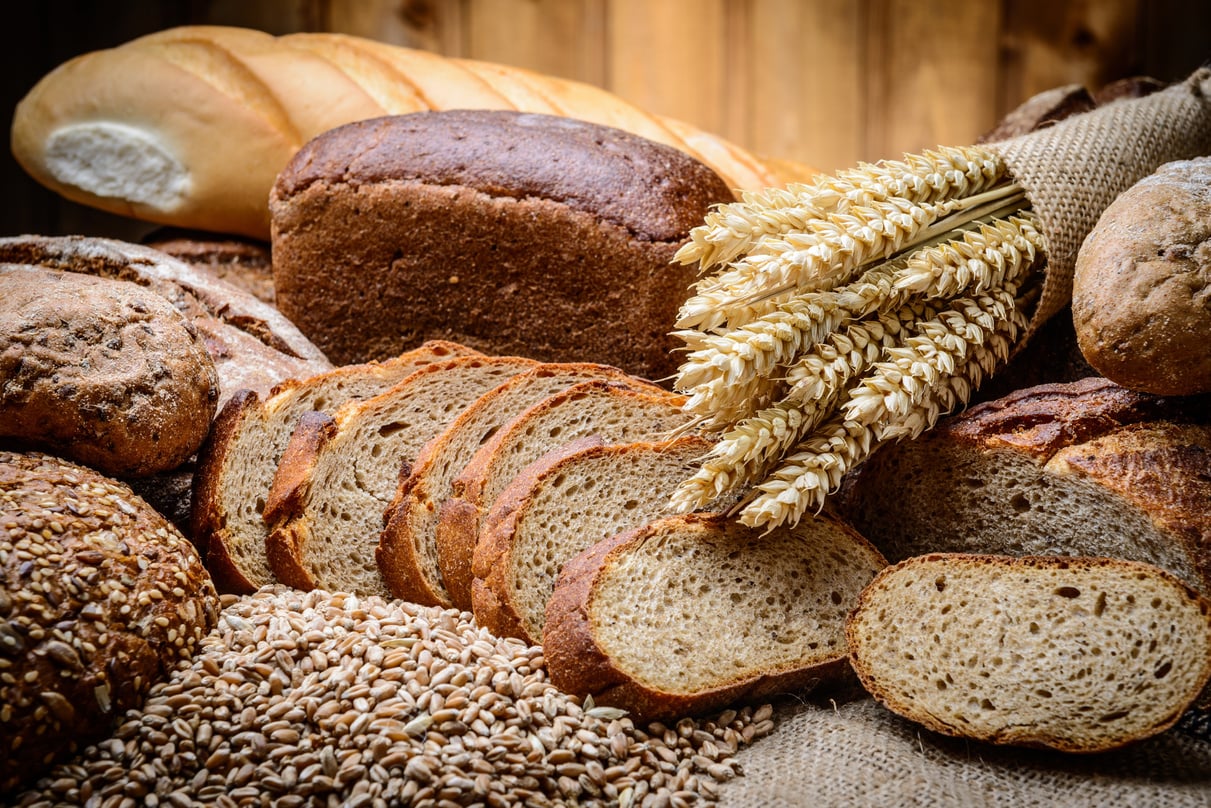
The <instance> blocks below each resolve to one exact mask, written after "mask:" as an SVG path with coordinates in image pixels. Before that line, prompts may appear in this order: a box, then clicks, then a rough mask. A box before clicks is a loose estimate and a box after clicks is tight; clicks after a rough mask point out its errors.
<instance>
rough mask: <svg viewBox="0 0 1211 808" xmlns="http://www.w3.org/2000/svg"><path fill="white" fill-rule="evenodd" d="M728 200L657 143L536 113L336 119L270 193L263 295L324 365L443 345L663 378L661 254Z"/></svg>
mask: <svg viewBox="0 0 1211 808" xmlns="http://www.w3.org/2000/svg"><path fill="white" fill-rule="evenodd" d="M730 198H731V192H730V191H729V190H728V187H727V185H726V184H725V183H724V182H723V180H721V179H720V178H719V177H718V176H717V175H715V174H714V173H713V172H711V171H710V169H708V168H707V167H706V166H704V165H703V164H701V163H699V162H697V161H695V160H693V159H691V158H689V157H687V156H686V155H684V154H682V153H680V152H678V151H676V150H674V149H672V148H669V147H667V146H662V145H660V144H657V143H653V142H651V141H646V140H643V139H642V138H639V137H636V136H634V135H630V134H627V133H626V132H623V131H621V130H617V129H609V128H606V127H601V126H595V125H592V124H588V123H584V122H581V121H572V120H568V119H566V118H559V117H556V116H551V115H529V114H521V113H515V112H501V111H475V110H462V111H451V112H441V113H436V112H432V113H417V114H414V115H404V116H396V117H390V118H380V119H375V120H371V121H363V122H359V123H354V124H349V125H347V126H343V127H340V128H338V129H335V130H333V131H330V132H326V133H325V134H323V135H321V136H320V137H318V138H316V139H315V140H313V141H311V142H310V143H308V144H307V145H306V146H305V147H304V148H303V149H301V150H300V151H299V153H298V154H297V155H296V156H295V157H294V159H292V160H291V161H290V164H289V165H287V166H286V168H285V169H284V170H283V171H282V173H281V175H279V177H278V181H277V183H276V184H275V185H274V188H273V194H272V196H271V197H270V203H269V204H270V209H271V211H272V214H273V272H274V283H275V286H276V288H277V301H278V305H279V306H280V307H281V309H282V311H283V312H284V313H285V314H286V315H287V316H289V317H290V318H291V319H292V320H294V322H295V323H297V324H298V326H299V328H300V329H301V330H302V331H303V333H305V334H307V335H308V336H309V337H310V338H311V339H312V340H314V341H315V342H316V344H317V345H319V346H320V347H321V348H322V349H323V350H324V351H325V353H327V355H328V356H329V357H331V358H332V359H333V361H335V362H342V363H344V362H354V361H364V360H366V359H380V358H382V357H384V356H388V355H392V354H396V353H399V352H400V351H401V350H404V349H406V348H408V347H411V346H413V345H416V344H418V343H419V342H420V341H421V340H424V339H449V340H453V341H455V342H460V343H462V344H465V345H469V346H471V347H472V348H476V349H478V350H482V351H484V352H485V353H494V354H516V355H522V356H528V357H531V358H534V359H538V360H540V361H544V362H582V361H585V362H600V363H603V364H609V365H614V366H617V367H620V368H622V369H623V370H625V371H627V372H628V373H633V374H636V375H638V376H642V377H645V378H661V377H664V376H666V375H668V374H669V373H671V372H672V371H673V370H674V368H675V367H676V363H675V361H674V359H673V357H672V356H671V354H670V351H671V350H672V349H673V347H674V346H675V340H674V339H673V338H672V337H671V336H669V334H668V332H669V331H670V329H671V324H672V323H673V322H674V321H675V320H676V312H677V308H678V306H679V305H680V304H681V302H682V300H683V299H684V297H685V294H686V289H687V287H688V286H689V284H690V282H691V281H692V280H693V278H694V270H693V268H691V267H681V266H670V261H671V260H672V257H673V254H674V253H675V252H676V250H677V248H678V247H679V246H680V245H681V243H682V242H684V241H685V239H686V238H688V235H689V231H690V229H691V228H692V227H694V226H695V225H698V224H701V222H702V220H703V217H704V216H705V215H706V213H707V212H708V210H709V209H710V207H711V205H713V204H715V203H718V202H723V201H727V200H729V199H730ZM350 318H353V319H356V320H357V322H358V327H357V328H350V327H349V320H350Z"/></svg>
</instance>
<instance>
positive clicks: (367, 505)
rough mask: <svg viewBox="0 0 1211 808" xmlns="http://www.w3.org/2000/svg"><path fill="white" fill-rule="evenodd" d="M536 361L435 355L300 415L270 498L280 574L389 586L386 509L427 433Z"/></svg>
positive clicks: (376, 591)
mask: <svg viewBox="0 0 1211 808" xmlns="http://www.w3.org/2000/svg"><path fill="white" fill-rule="evenodd" d="M535 364H537V363H535V362H534V361H533V360H530V359H523V358H521V357H516V356H504V357H488V356H475V357H463V358H459V359H452V360H449V361H446V362H436V363H433V364H430V365H427V366H425V367H423V368H421V369H420V370H417V371H416V372H415V373H412V374H411V375H409V376H408V377H407V378H405V379H404V380H403V381H401V382H399V383H398V384H396V385H395V386H394V387H392V388H390V389H389V390H387V391H385V392H383V393H380V394H379V395H377V396H374V397H373V398H368V399H366V400H364V401H355V402H350V403H349V404H347V405H345V406H343V407H341V408H340V409H339V410H337V413H336V416H335V417H334V418H329V417H328V416H324V415H320V414H309V415H308V416H307V417H306V418H304V419H303V420H301V421H300V422H299V426H298V428H297V429H296V430H295V434H294V435H293V436H292V437H291V439H290V444H289V445H288V446H287V449H286V452H285V453H284V454H283V456H282V460H281V462H280V463H279V464H278V470H277V474H276V475H274V479H273V486H272V487H271V488H270V491H269V497H268V499H267V500H266V502H265V512H264V517H265V523H266V525H267V526H268V528H269V538H268V540H267V543H266V552H267V554H268V557H269V566H270V569H272V570H273V572H274V574H275V575H276V576H277V578H278V580H280V581H281V582H282V583H285V584H288V585H290V586H293V587H296V588H299V589H315V588H320V589H327V590H330V591H340V592H352V593H354V594H358V595H384V596H387V595H389V592H388V591H387V585H386V582H385V581H384V580H383V576H382V575H381V574H380V573H379V570H378V565H377V563H376V561H375V558H374V553H375V548H377V546H378V540H379V535H380V534H381V533H382V531H383V512H384V511H385V510H386V508H387V506H388V505H389V504H390V502H391V499H392V497H393V496H394V495H395V491H396V488H397V487H398V485H399V482H400V479H401V478H402V477H406V476H407V474H408V471H409V469H410V467H411V464H412V462H413V461H414V460H415V458H416V456H417V454H418V453H419V452H420V450H421V447H423V446H424V445H425V444H426V443H427V442H429V441H430V440H432V439H433V438H434V437H435V436H437V435H438V434H440V433H441V431H442V430H444V429H445V428H446V427H447V426H449V425H450V423H451V422H453V421H454V419H455V418H457V417H458V415H459V413H461V412H462V411H463V410H464V409H466V408H467V407H468V406H470V405H471V404H472V403H473V402H474V401H475V400H476V399H477V398H479V397H480V396H481V395H483V394H484V393H486V392H487V391H488V390H491V389H492V388H494V387H496V386H497V385H499V384H500V383H501V382H503V381H505V380H506V379H508V378H510V377H511V376H515V375H517V374H518V373H522V372H524V371H526V370H529V369H530V368H532V367H534V365H535Z"/></svg>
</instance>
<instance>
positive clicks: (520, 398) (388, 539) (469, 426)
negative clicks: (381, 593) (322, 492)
mask: <svg viewBox="0 0 1211 808" xmlns="http://www.w3.org/2000/svg"><path fill="white" fill-rule="evenodd" d="M593 379H597V380H601V381H605V382H608V383H612V384H616V385H620V386H629V387H631V388H634V389H641V390H646V391H658V390H659V389H660V388H658V387H656V386H655V385H652V384H650V383H648V382H644V381H642V380H640V379H637V378H635V377H633V376H630V375H629V374H626V373H624V372H623V371H621V370H619V369H617V368H613V367H609V366H607V365H594V364H589V363H568V364H554V363H543V364H541V365H539V366H538V367H535V368H534V369H532V370H528V371H526V372H524V373H519V374H518V375H516V376H514V377H512V378H511V379H509V380H507V381H505V382H504V383H502V384H501V385H500V386H498V387H496V388H494V389H492V390H489V391H488V392H486V393H484V394H483V395H482V396H480V397H479V399H478V400H476V401H475V402H474V403H473V404H471V406H469V407H467V409H466V410H464V411H463V412H462V413H461V414H459V416H458V417H457V418H455V419H454V422H453V423H451V424H450V426H448V427H447V428H446V429H445V430H444V431H442V433H441V434H440V435H438V436H437V437H435V438H434V439H433V440H431V441H429V443H428V444H426V445H425V447H424V448H423V449H421V451H420V454H418V455H417V457H416V462H414V463H413V464H412V468H411V473H410V474H408V476H407V477H406V478H405V479H404V480H403V481H402V482H401V483H400V486H399V489H398V490H397V491H396V492H395V497H394V498H393V499H392V501H391V504H390V506H389V507H388V508H387V511H386V515H385V517H384V518H385V520H386V525H385V527H384V529H383V534H382V536H381V537H380V539H379V545H378V549H377V550H376V551H375V558H376V560H377V562H378V568H379V571H380V572H382V574H383V578H384V580H385V581H386V583H387V588H388V590H390V592H391V594H392V595H393V596H395V597H397V598H403V599H405V600H410V601H412V602H414V603H422V604H425V605H436V606H450V605H452V598H451V596H450V593H449V592H448V591H447V589H446V586H445V584H444V581H443V579H442V575H441V570H440V568H439V564H438V558H437V538H436V528H437V520H438V515H439V513H440V511H441V508H442V506H443V505H444V503H445V501H446V499H447V498H448V497H449V496H450V494H451V482H452V480H453V479H454V477H455V476H456V475H457V474H458V473H459V472H460V471H462V469H463V467H464V466H465V465H466V464H467V462H468V461H469V460H470V459H471V457H472V455H473V454H474V453H475V451H476V450H478V449H479V448H480V447H481V446H482V445H483V444H484V443H485V442H486V441H487V440H489V439H490V438H491V436H492V434H493V433H494V432H495V431H496V430H497V429H499V428H500V427H501V426H503V425H505V424H507V423H508V422H509V421H510V420H512V419H513V417H514V416H516V415H518V414H519V413H521V412H522V411H524V410H525V409H526V408H527V407H529V406H530V405H532V404H535V403H537V402H539V401H541V400H543V399H545V398H547V397H548V396H551V395H554V394H556V393H558V392H560V391H561V390H564V389H566V388H568V387H571V386H572V385H574V384H577V383H579V382H584V381H588V380H593Z"/></svg>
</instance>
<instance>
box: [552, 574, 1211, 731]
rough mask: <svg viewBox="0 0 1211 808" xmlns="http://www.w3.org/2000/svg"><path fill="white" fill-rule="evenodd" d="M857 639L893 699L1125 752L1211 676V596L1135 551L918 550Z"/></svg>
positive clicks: (861, 658)
mask: <svg viewBox="0 0 1211 808" xmlns="http://www.w3.org/2000/svg"><path fill="white" fill-rule="evenodd" d="M846 636H847V638H848V641H849V649H850V655H851V659H852V663H853V667H854V670H855V671H856V672H857V674H858V677H859V679H861V681H862V683H863V684H864V685H865V686H866V688H867V690H869V691H870V693H871V694H872V695H873V696H874V697H875V698H876V699H878V700H879V701H880V702H882V703H883V704H884V705H886V706H887V707H888V708H889V709H891V710H893V711H894V712H896V713H899V714H900V715H902V716H904V717H906V718H909V719H911V720H913V721H917V722H919V723H921V724H924V725H925V726H926V727H929V728H930V729H932V730H935V731H937V732H941V733H944V734H947V735H955V736H960V737H965V738H974V739H978V740H982V741H991V742H992V743H1000V744H1014V745H1024V746H1042V747H1051V748H1055V749H1061V750H1064V751H1070V752H1096V751H1101V750H1105V749H1113V748H1115V747H1119V746H1122V745H1124V744H1126V743H1129V742H1130V741H1133V740H1137V739H1140V738H1146V737H1148V736H1151V735H1155V734H1156V733H1158V732H1160V731H1162V730H1164V729H1166V728H1167V727H1169V726H1172V725H1173V724H1174V723H1175V722H1176V721H1177V719H1178V717H1179V716H1180V715H1181V714H1182V712H1183V711H1184V710H1185V709H1186V707H1187V706H1188V705H1189V704H1190V703H1191V702H1192V701H1193V700H1194V699H1195V698H1196V697H1197V695H1198V693H1199V691H1200V690H1201V689H1202V688H1203V686H1204V685H1205V684H1206V683H1207V681H1208V679H1209V678H1211V602H1208V601H1207V600H1206V599H1205V598H1202V597H1200V596H1199V595H1198V594H1197V593H1196V592H1195V591H1194V590H1193V589H1191V588H1190V587H1188V586H1186V585H1185V584H1183V583H1182V582H1181V581H1179V580H1178V579H1177V578H1175V577H1173V576H1172V575H1170V574H1168V573H1166V572H1164V571H1163V570H1160V569H1158V568H1157V567H1153V566H1151V565H1148V564H1140V563H1137V562H1131V561H1120V560H1112V559H1104V558H1064V557H1056V556H1047V557H1041V556H1026V557H1021V558H1011V557H1007V556H987V555H971V554H944V553H943V554H933V555H928V556H918V557H915V558H912V559H909V560H907V561H904V562H902V563H900V564H898V565H896V566H895V567H891V568H888V569H886V570H884V571H883V572H882V573H880V574H879V575H878V576H877V577H876V578H875V580H874V582H873V583H871V585H870V586H869V587H868V588H867V589H866V590H865V591H864V592H863V593H862V596H861V598H860V599H859V601H858V606H857V608H856V609H855V610H854V613H853V615H852V617H851V618H850V620H849V622H848V624H847V626H846ZM548 658H549V652H548Z"/></svg>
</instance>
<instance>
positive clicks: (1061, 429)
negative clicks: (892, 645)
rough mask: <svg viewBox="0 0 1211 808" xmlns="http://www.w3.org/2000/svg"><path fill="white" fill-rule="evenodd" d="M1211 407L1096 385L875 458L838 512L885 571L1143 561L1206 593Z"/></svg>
mask: <svg viewBox="0 0 1211 808" xmlns="http://www.w3.org/2000/svg"><path fill="white" fill-rule="evenodd" d="M1209 417H1211V406H1208V400H1207V397H1196V398H1162V397H1159V396H1152V395H1148V394H1145V393H1137V392H1134V391H1131V390H1127V389H1125V388H1122V387H1119V386H1118V385H1115V384H1114V383H1113V382H1110V381H1109V380H1106V379H1103V378H1100V377H1092V378H1088V379H1084V380H1081V381H1079V382H1074V383H1072V384H1052V385H1040V386H1038V387H1034V388H1028V389H1026V390H1021V391H1018V392H1016V393H1012V394H1010V395H1008V396H1005V397H1004V398H1001V399H997V400H996V401H990V402H987V403H985V404H981V405H979V406H976V407H972V408H971V409H970V410H968V411H967V412H966V413H964V414H962V415H959V416H955V417H952V418H950V419H947V420H945V421H943V422H942V423H941V424H939V425H938V427H936V428H935V429H934V430H933V431H931V432H929V433H927V434H925V435H922V436H921V437H920V438H918V439H916V440H913V441H904V442H902V443H899V444H895V445H892V446H888V447H886V448H885V449H883V450H881V451H879V452H877V453H875V455H874V456H872V457H871V458H870V460H868V461H867V462H866V463H865V464H864V465H863V466H862V467H860V468H859V469H858V471H857V473H856V474H854V475H851V477H850V478H849V479H847V480H846V482H845V486H844V488H843V491H842V493H841V496H840V497H839V498H838V499H837V503H836V504H837V506H838V508H839V510H840V511H841V513H842V514H844V515H845V516H847V517H848V518H849V519H850V520H851V521H852V523H853V524H854V526H855V527H856V528H857V529H858V530H859V531H860V532H861V533H862V534H863V535H864V536H866V537H867V538H869V539H870V540H871V541H872V542H873V543H874V544H875V546H876V547H878V548H879V549H880V550H882V551H883V553H884V554H885V555H886V556H887V557H888V559H889V560H891V561H893V562H896V561H901V560H903V559H905V558H909V557H911V556H916V555H922V554H925V553H930V552H972V553H992V554H999V555H1048V554H1059V555H1086V556H1107V557H1116V558H1125V559H1131V560H1135V561H1142V562H1146V563H1149V564H1153V565H1156V566H1159V567H1161V568H1163V569H1166V570H1168V571H1169V572H1171V573H1173V574H1175V575H1177V576H1178V577H1179V578H1181V579H1182V580H1183V581H1185V582H1186V583H1188V584H1190V585H1191V586H1193V587H1195V588H1196V589H1198V590H1200V591H1202V592H1211V553H1209V552H1208V549H1209V548H1211V425H1209V423H1208V421H1209Z"/></svg>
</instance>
